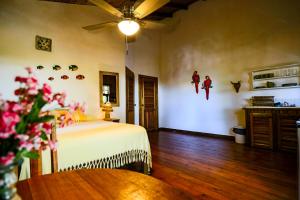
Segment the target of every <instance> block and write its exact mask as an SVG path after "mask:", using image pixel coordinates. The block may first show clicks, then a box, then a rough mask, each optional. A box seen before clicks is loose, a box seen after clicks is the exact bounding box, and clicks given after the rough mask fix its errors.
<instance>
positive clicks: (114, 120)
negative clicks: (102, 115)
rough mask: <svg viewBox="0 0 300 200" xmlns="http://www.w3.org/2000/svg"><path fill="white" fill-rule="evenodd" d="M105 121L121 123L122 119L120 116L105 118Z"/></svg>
mask: <svg viewBox="0 0 300 200" xmlns="http://www.w3.org/2000/svg"><path fill="white" fill-rule="evenodd" d="M104 121H109V122H115V123H119V122H120V119H118V118H110V119H104Z"/></svg>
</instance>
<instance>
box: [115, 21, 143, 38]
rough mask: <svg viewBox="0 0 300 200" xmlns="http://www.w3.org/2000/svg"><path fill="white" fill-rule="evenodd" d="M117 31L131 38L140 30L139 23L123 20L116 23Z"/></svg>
mask: <svg viewBox="0 0 300 200" xmlns="http://www.w3.org/2000/svg"><path fill="white" fill-rule="evenodd" d="M118 27H119V30H120V31H121V32H122V33H123V34H125V35H127V36H131V35H134V34H135V33H137V32H138V31H139V29H140V25H139V23H137V22H136V21H134V20H131V19H125V20H122V21H120V22H119V23H118Z"/></svg>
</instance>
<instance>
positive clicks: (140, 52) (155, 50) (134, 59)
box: [126, 29, 160, 124]
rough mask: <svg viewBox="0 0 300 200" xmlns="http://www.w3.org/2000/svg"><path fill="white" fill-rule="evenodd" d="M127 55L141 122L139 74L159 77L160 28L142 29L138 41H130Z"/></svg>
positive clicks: (136, 119) (136, 108)
mask: <svg viewBox="0 0 300 200" xmlns="http://www.w3.org/2000/svg"><path fill="white" fill-rule="evenodd" d="M128 47H129V48H128V54H127V55H126V66H127V67H128V68H129V69H130V70H131V71H133V72H134V76H135V99H134V100H135V104H136V106H135V123H136V124H139V87H138V75H139V74H141V75H147V76H154V77H159V64H160V37H159V30H157V29H156V30H155V29H154V30H153V29H152V30H151V29H150V30H149V29H148V30H142V31H141V32H140V33H139V35H138V37H137V40H136V42H134V43H130V44H129V46H128Z"/></svg>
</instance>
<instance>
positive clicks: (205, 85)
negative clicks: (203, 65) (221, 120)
mask: <svg viewBox="0 0 300 200" xmlns="http://www.w3.org/2000/svg"><path fill="white" fill-rule="evenodd" d="M210 88H212V81H211V79H210V77H209V76H205V80H204V81H203V83H202V89H204V90H205V95H206V99H207V100H208V99H209V89H210Z"/></svg>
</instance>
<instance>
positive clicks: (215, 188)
mask: <svg viewBox="0 0 300 200" xmlns="http://www.w3.org/2000/svg"><path fill="white" fill-rule="evenodd" d="M148 135H149V139H150V143H151V149H152V157H153V172H152V176H153V177H156V178H158V179H160V180H163V181H165V182H166V183H169V184H170V185H172V186H174V187H176V188H177V189H180V190H183V191H185V192H187V193H189V194H191V195H193V196H194V197H195V198H196V199H220V200H221V199H222V200H226V199H247V200H248V199H255V200H260V199H262V200H285V199H286V200H293V199H295V200H296V199H297V155H296V154H293V153H284V152H273V151H269V150H263V149H254V148H251V147H247V146H244V145H240V144H236V143H234V142H233V141H229V140H224V139H218V138H210V137H201V136H193V135H186V134H180V133H175V132H168V131H159V132H149V134H148Z"/></svg>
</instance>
